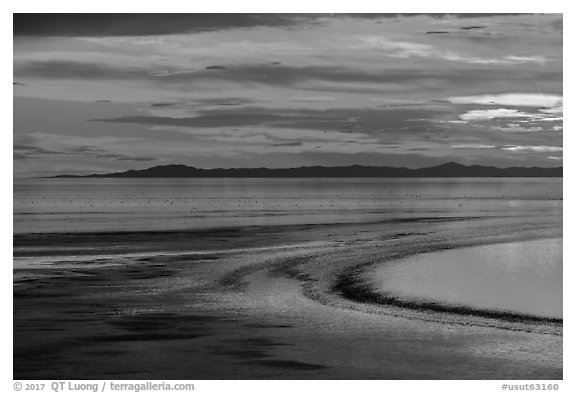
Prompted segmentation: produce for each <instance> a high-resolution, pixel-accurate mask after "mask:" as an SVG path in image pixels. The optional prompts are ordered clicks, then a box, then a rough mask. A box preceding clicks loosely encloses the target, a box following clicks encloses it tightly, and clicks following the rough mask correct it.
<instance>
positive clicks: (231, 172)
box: [52, 162, 563, 178]
mask: <svg viewBox="0 0 576 393" xmlns="http://www.w3.org/2000/svg"><path fill="white" fill-rule="evenodd" d="M562 172H563V168H562V167H555V168H540V167H531V168H527V167H510V168H497V167H492V166H482V165H471V166H466V165H462V164H458V163H455V162H449V163H446V164H442V165H438V166H432V167H427V168H419V169H409V168H396V167H387V166H363V165H351V166H337V167H325V166H302V167H297V168H217V169H201V168H194V167H189V166H186V165H162V166H155V167H151V168H148V169H142V170H129V171H125V172H114V173H103V174H91V175H59V176H52V178H297V177H328V178H339V177H340V178H346V177H348V178H362V177H364V178H365V177H562Z"/></svg>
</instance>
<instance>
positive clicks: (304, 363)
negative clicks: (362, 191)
mask: <svg viewBox="0 0 576 393" xmlns="http://www.w3.org/2000/svg"><path fill="white" fill-rule="evenodd" d="M561 236H562V229H561V223H558V222H557V219H555V218H550V219H546V218H545V217H542V216H539V217H532V218H531V217H528V216H526V217H495V216H493V217H480V216H477V217H435V218H422V219H418V218H411V219H406V220H390V221H386V222H385V221H382V222H373V223H369V224H362V225H359V224H342V225H305V226H302V225H300V226H296V225H294V226H282V227H280V226H277V227H275V226H268V227H249V228H241V229H235V230H232V231H230V230H212V231H196V232H185V231H180V232H160V233H146V232H142V233H106V234H68V235H64V234H43V235H22V236H15V238H14V247H15V251H14V256H15V262H14V268H15V270H14V273H15V275H14V378H15V379H376V378H377V379H561V378H562V321H561V320H540V319H535V320H530V319H523V318H522V317H521V316H518V317H516V316H512V317H508V318H503V317H502V316H500V315H485V314H484V315H483V314H482V313H474V312H469V313H457V312H453V310H452V311H451V310H449V309H438V310H434V309H415V308H410V307H403V305H402V304H389V303H388V304H387V303H386V302H382V301H378V297H377V296H376V295H375V294H374V291H373V290H372V289H371V288H370V287H369V286H367V284H366V283H365V282H364V281H363V280H362V275H363V274H364V272H365V270H366V268H368V267H369V266H371V265H374V264H378V263H386V261H388V260H392V259H395V258H399V257H402V256H406V255H411V254H414V253H425V252H430V251H435V250H441V249H450V248H457V247H465V246H470V245H477V244H491V243H501V242H510V241H520V240H527V239H536V238H546V237H561ZM374 296H376V297H374Z"/></svg>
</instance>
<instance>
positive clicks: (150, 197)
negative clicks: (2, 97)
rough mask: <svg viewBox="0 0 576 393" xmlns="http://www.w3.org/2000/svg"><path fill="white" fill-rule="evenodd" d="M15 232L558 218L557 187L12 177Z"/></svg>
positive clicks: (550, 182)
mask: <svg viewBox="0 0 576 393" xmlns="http://www.w3.org/2000/svg"><path fill="white" fill-rule="evenodd" d="M13 191H14V194H13V195H14V211H13V213H14V215H13V224H14V233H31V232H78V231H80V232H92V231H118V230H119V231H143V230H167V229H198V228H216V227H239V226H248V225H289V224H314V223H346V222H357V223H362V222H370V221H376V220H381V219H389V218H406V217H415V216H417V217H436V216H447V215H448V216H453V215H457V216H466V215H495V214H498V215H534V214H536V215H557V216H558V217H559V220H561V215H562V179H541V178H526V179H517V178H514V179H509V178H506V179H15V180H14V190H13Z"/></svg>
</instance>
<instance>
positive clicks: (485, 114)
mask: <svg viewBox="0 0 576 393" xmlns="http://www.w3.org/2000/svg"><path fill="white" fill-rule="evenodd" d="M459 117H460V119H462V120H465V121H478V120H491V119H498V118H518V117H531V116H530V115H529V114H527V113H524V112H520V111H518V110H516V109H506V108H499V109H475V110H471V111H468V112H466V113H463V114H461V115H460V116H459Z"/></svg>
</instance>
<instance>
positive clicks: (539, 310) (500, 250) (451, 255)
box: [374, 239, 562, 318]
mask: <svg viewBox="0 0 576 393" xmlns="http://www.w3.org/2000/svg"><path fill="white" fill-rule="evenodd" d="M374 277H375V278H374V280H375V283H376V285H377V286H378V287H379V288H380V289H382V290H384V291H386V292H390V293H392V294H394V295H397V296H400V297H402V298H406V299H413V300H427V301H429V300H433V301H437V302H440V303H448V304H457V305H464V306H470V307H473V308H482V309H497V310H502V311H513V312H516V313H521V314H530V315H537V316H544V317H555V318H562V239H545V240H534V241H526V242H518V243H507V244H496V245H489V246H478V247H469V248H462V249H457V250H450V251H442V252H434V253H429V254H422V255H416V256H413V257H410V258H405V259H401V260H398V261H395V262H394V263H392V264H389V265H384V266H381V267H379V268H378V269H376V271H375V276H374Z"/></svg>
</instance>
